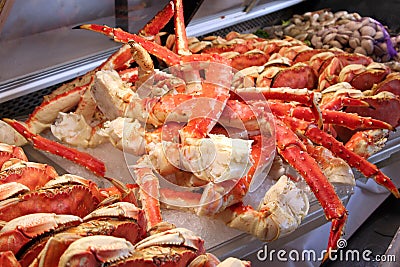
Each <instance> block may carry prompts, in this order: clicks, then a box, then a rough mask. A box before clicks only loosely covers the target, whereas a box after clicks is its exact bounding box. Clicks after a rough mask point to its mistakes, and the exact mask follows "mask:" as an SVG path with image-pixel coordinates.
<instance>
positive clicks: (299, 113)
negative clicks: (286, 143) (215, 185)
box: [257, 102, 393, 130]
mask: <svg viewBox="0 0 400 267" xmlns="http://www.w3.org/2000/svg"><path fill="white" fill-rule="evenodd" d="M257 104H262V103H257ZM268 104H269V107H270V109H271V111H272V113H274V114H275V115H276V116H292V117H295V118H299V119H303V120H306V121H313V120H314V115H313V114H312V111H311V110H310V109H309V108H307V107H301V106H293V105H291V104H287V103H280V102H269V103H268ZM321 114H322V120H323V122H324V123H329V124H335V125H341V126H343V127H346V128H348V129H351V130H355V129H389V130H393V126H392V125H390V124H389V123H386V122H384V121H381V120H376V119H373V118H370V117H361V116H359V115H358V114H356V113H347V112H342V111H336V110H322V111H321Z"/></svg>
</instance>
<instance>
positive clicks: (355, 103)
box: [320, 96, 369, 110]
mask: <svg viewBox="0 0 400 267" xmlns="http://www.w3.org/2000/svg"><path fill="white" fill-rule="evenodd" d="M368 106H369V104H368V103H367V102H365V101H364V100H361V99H359V98H352V97H343V96H342V97H337V98H334V99H333V100H331V101H329V102H328V103H326V104H322V105H320V108H321V109H325V110H340V109H342V108H343V107H368Z"/></svg>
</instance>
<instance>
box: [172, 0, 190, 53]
mask: <svg viewBox="0 0 400 267" xmlns="http://www.w3.org/2000/svg"><path fill="white" fill-rule="evenodd" d="M174 4H175V14H174V26H175V33H176V34H175V44H176V48H177V49H176V51H177V53H178V55H190V54H191V53H190V51H189V46H188V42H187V36H186V29H185V21H184V17H183V3H182V0H174Z"/></svg>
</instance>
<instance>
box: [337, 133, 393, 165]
mask: <svg viewBox="0 0 400 267" xmlns="http://www.w3.org/2000/svg"><path fill="white" fill-rule="evenodd" d="M388 136H389V131H388V130H383V129H374V130H366V131H360V132H356V133H355V134H354V135H353V136H352V137H351V138H350V139H349V140H348V141H347V143H346V144H345V147H346V148H347V149H348V150H350V151H353V152H355V153H356V154H358V155H360V156H361V157H363V158H365V159H368V158H369V157H370V156H371V155H373V154H375V153H376V152H377V151H379V150H381V149H382V148H383V147H384V146H385V143H386V141H387V138H388Z"/></svg>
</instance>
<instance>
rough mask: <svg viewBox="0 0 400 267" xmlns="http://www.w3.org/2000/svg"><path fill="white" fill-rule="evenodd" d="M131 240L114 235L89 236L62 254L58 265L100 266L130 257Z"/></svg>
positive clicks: (76, 242)
mask: <svg viewBox="0 0 400 267" xmlns="http://www.w3.org/2000/svg"><path fill="white" fill-rule="evenodd" d="M133 250H134V248H133V245H132V244H131V242H129V241H127V240H126V239H124V238H119V237H113V236H102V235H95V236H87V237H83V238H81V239H78V240H76V241H75V242H73V243H72V244H71V245H70V246H69V247H68V249H67V250H66V251H65V252H64V253H63V254H62V255H61V257H60V262H59V265H58V266H71V267H74V266H76V267H77V266H99V262H101V263H107V262H113V261H117V260H120V259H124V258H126V257H129V256H130V254H131V253H132V251H133Z"/></svg>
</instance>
